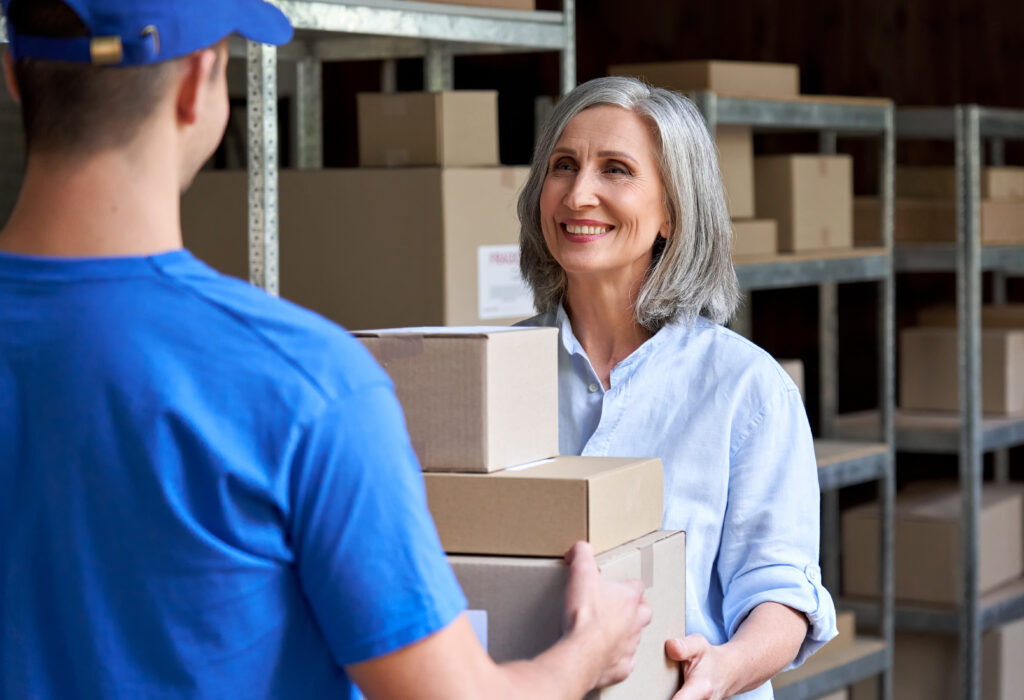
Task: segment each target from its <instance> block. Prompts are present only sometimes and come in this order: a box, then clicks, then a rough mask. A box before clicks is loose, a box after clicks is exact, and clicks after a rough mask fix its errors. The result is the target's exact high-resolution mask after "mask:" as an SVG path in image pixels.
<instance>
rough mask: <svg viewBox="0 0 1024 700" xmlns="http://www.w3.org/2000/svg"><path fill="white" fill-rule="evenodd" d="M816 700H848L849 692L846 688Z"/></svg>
mask: <svg viewBox="0 0 1024 700" xmlns="http://www.w3.org/2000/svg"><path fill="white" fill-rule="evenodd" d="M818 700H850V692H849V691H848V690H847V689H846V688H840V689H839V690H837V691H836V692H834V693H829V694H828V695H822V696H821V697H819V698H818Z"/></svg>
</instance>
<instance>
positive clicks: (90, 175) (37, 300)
mask: <svg viewBox="0 0 1024 700" xmlns="http://www.w3.org/2000/svg"><path fill="white" fill-rule="evenodd" d="M3 8H4V11H5V14H6V15H7V17H8V20H9V22H8V32H9V35H10V39H11V53H8V54H6V55H5V57H4V72H5V77H6V78H7V81H8V84H9V87H10V88H11V91H12V94H14V95H15V97H16V98H18V99H19V100H20V101H21V103H22V113H23V117H24V121H25V131H26V138H27V144H28V165H27V170H26V174H25V179H24V185H23V189H22V192H21V196H20V198H19V201H18V204H17V207H16V209H15V212H14V213H13V215H12V216H11V219H10V221H9V222H8V223H7V225H6V226H5V228H4V229H3V231H2V232H0V483H3V484H4V488H3V489H2V490H0V620H2V634H0V696H3V697H35V698H50V697H52V698H68V697H160V698H170V697H209V698H214V697H215V698H224V697H259V698H265V697H280V698H298V697H301V698H315V697H359V690H357V686H358V688H359V689H361V690H362V691H363V692H364V693H365V694H366V695H367V696H369V697H371V698H383V697H388V698H392V697H394V698H445V699H448V698H461V697H465V698H483V697H486V698H502V697H529V698H548V697H551V698H555V697H579V696H581V695H582V694H583V693H585V692H586V691H587V690H588V689H590V688H591V687H594V686H597V685H604V684H607V683H611V682H614V681H617V680H621V679H622V678H624V677H625V675H626V674H627V673H628V671H629V669H630V667H631V663H632V655H633V653H634V652H635V649H636V644H637V641H638V639H639V633H640V629H641V628H642V626H643V625H644V624H646V622H647V621H649V619H650V609H649V608H648V607H647V605H646V604H645V603H644V602H643V597H642V590H641V589H642V586H640V585H639V584H637V583H636V582H634V583H632V584H621V585H619V584H610V583H607V582H604V581H603V580H602V579H601V578H600V576H599V574H598V572H597V569H596V565H595V563H594V559H593V554H592V552H591V551H590V550H589V548H588V547H586V546H585V545H577V547H576V548H574V550H573V551H572V552H571V553H570V555H569V561H570V582H569V587H568V590H567V596H566V598H567V611H566V621H567V632H566V635H565V636H564V637H563V639H562V640H561V641H560V642H559V643H558V644H556V645H555V646H554V647H552V648H551V649H550V650H548V651H547V652H545V653H544V654H542V655H541V656H539V657H537V658H536V659H534V660H533V661H530V662H519V663H515V664H509V665H505V666H497V665H495V664H494V663H493V662H491V660H490V659H489V658H488V657H487V655H486V654H485V652H484V651H483V650H482V648H481V647H480V646H479V644H478V643H477V641H476V639H475V637H474V635H473V632H472V630H471V628H470V626H469V624H468V623H467V622H466V619H465V616H464V615H463V614H462V613H463V609H464V608H465V599H464V597H463V596H462V593H461V591H460V589H459V587H458V584H457V582H456V581H455V579H454V577H453V575H452V572H451V570H450V568H449V567H448V565H447V562H446V561H445V558H444V554H443V552H442V551H441V548H440V545H439V543H438V540H437V535H436V532H435V530H434V527H433V523H432V522H431V520H430V516H429V514H428V512H427V510H426V502H425V497H424V490H423V484H422V480H421V478H420V476H419V472H418V467H417V463H416V459H415V456H414V454H413V452H412V450H411V447H410V445H409V440H408V437H407V435H406V433H405V428H404V423H403V418H402V415H401V411H400V409H399V407H398V404H397V402H396V400H395V398H394V393H393V390H392V387H391V384H390V381H389V379H388V378H387V376H386V375H385V374H384V373H383V371H382V370H381V369H380V368H379V367H378V366H377V365H376V364H375V363H374V362H373V361H372V359H371V358H370V357H369V356H368V355H367V353H366V352H364V351H363V349H362V348H361V346H359V344H358V343H356V342H355V341H354V340H352V339H351V338H350V337H349V336H348V335H347V334H346V333H344V332H343V331H342V330H340V329H339V328H337V327H336V326H333V325H332V324H330V323H328V322H326V321H324V320H323V319H321V318H320V317H318V316H316V315H314V314H312V313H309V312H307V311H304V310H302V309H299V308H297V307H295V306H292V305H290V304H288V303H286V302H283V301H280V300H276V299H272V298H270V297H268V296H267V295H265V294H263V293H262V292H260V291H259V290H256V289H254V288H252V287H250V286H248V285H246V284H243V283H241V282H238V281H236V280H231V279H229V278H226V277H223V276H221V275H219V274H217V273H215V272H214V271H212V270H211V269H209V268H208V267H206V266H205V265H203V264H202V263H200V262H199V261H197V260H196V259H195V258H193V257H192V256H191V255H190V254H189V253H187V252H186V251H184V250H182V248H181V231H180V219H179V211H178V198H179V194H180V191H181V190H182V189H183V188H184V187H185V186H187V184H188V183H189V182H190V181H191V179H192V177H193V176H194V175H195V172H196V171H197V170H198V168H199V167H200V165H201V164H202V163H203V162H204V161H205V160H206V159H207V158H208V157H209V155H210V153H212V151H213V149H214V148H215V147H216V145H217V144H218V142H219V140H220V137H221V135H222V133H223V129H224V125H225V123H226V119H227V110H228V103H227V85H226V75H225V65H226V61H227V48H226V40H225V37H226V36H227V35H229V34H231V33H234V32H237V33H239V34H242V35H243V36H245V37H247V38H249V39H252V40H255V41H263V42H268V43H275V44H280V43H284V42H286V41H288V40H289V39H290V37H291V27H290V26H289V24H288V22H287V20H286V19H285V18H284V16H283V15H282V14H281V13H280V11H278V10H277V9H276V8H274V7H273V6H272V5H270V4H268V3H265V2H262V0H174V2H169V1H168V0H134V1H132V0H65V2H59V1H58V0H3ZM12 54H13V56H12Z"/></svg>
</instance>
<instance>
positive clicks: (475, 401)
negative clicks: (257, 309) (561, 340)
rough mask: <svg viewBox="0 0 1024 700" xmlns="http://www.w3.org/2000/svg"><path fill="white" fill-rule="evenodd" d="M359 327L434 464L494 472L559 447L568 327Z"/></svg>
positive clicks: (418, 444)
mask: <svg viewBox="0 0 1024 700" xmlns="http://www.w3.org/2000/svg"><path fill="white" fill-rule="evenodd" d="M354 335H355V336H356V337H357V338H359V340H361V341H362V343H363V345H365V346H366V348H367V349H368V350H369V351H370V352H371V353H372V354H373V356H374V357H375V358H376V359H377V361H378V362H379V363H380V364H381V366H382V367H383V368H384V370H385V371H387V373H388V374H389V375H390V376H391V379H392V381H393V382H394V384H395V394H396V395H397V396H398V401H399V403H401V404H402V410H403V411H404V413H405V420H406V426H407V428H408V430H409V437H410V439H411V440H412V446H413V449H414V450H415V451H416V455H417V456H418V457H419V460H420V465H421V467H422V468H423V470H424V471H432V470H441V471H468V472H491V471H496V470H499V469H504V468H506V467H511V466H514V465H518V464H525V463H527V462H533V461H536V460H538V459H545V458H547V457H551V456H553V455H557V454H558V346H557V343H558V329H556V328H514V327H467V328H459V327H427V328H396V329H387V330H374V331H356V332H355V334H354Z"/></svg>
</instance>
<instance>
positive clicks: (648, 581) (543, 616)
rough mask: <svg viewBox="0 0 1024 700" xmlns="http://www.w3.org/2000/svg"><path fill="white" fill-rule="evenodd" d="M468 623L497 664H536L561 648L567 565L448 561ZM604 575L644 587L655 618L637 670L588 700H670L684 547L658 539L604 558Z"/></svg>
mask: <svg viewBox="0 0 1024 700" xmlns="http://www.w3.org/2000/svg"><path fill="white" fill-rule="evenodd" d="M448 561H449V562H450V563H451V565H452V569H454V570H455V575H456V577H458V579H459V584H461V586H462V590H463V591H465V593H466V598H467V599H468V600H469V608H470V618H471V620H472V619H474V618H476V619H477V620H478V621H479V622H478V624H476V625H475V627H476V629H477V630H478V636H480V637H481V638H482V639H481V641H483V642H484V643H485V646H486V647H487V651H488V653H490V655H491V657H492V658H494V660H495V661H497V662H499V663H503V662H506V661H513V660H516V659H530V658H533V657H534V656H536V655H537V654H539V653H540V652H542V651H544V650H545V649H547V648H548V647H550V646H551V645H552V644H554V643H555V642H557V641H558V640H559V638H560V637H561V634H562V619H563V617H564V614H565V612H564V611H565V602H564V601H565V583H566V579H567V568H566V566H565V563H564V561H562V560H561V559H529V558H520V557H470V556H450V557H448ZM597 564H598V566H599V567H600V569H601V575H602V576H604V577H605V578H606V579H609V580H614V581H625V580H630V579H641V580H642V581H643V582H644V584H645V585H646V586H647V591H646V593H645V597H646V599H647V602H648V603H649V604H650V606H651V608H652V610H653V611H654V617H653V619H652V620H651V624H650V625H648V626H647V627H646V628H644V631H643V636H642V637H641V639H640V648H639V649H638V650H637V654H636V668H635V670H634V671H633V673H632V674H631V675H630V677H629V678H627V679H626V680H625V681H623V682H622V683H619V684H618V685H614V686H611V687H609V688H605V689H603V690H599V691H593V692H591V693H590V694H588V695H587V696H586V697H587V699H588V700H637V698H643V700H670V698H671V697H672V695H673V694H674V693H675V692H676V691H677V690H678V689H679V687H680V684H681V682H682V675H681V673H680V667H679V664H678V663H675V662H672V661H669V660H668V659H667V658H666V656H665V640H667V639H672V638H675V637H682V636H685V634H686V585H685V579H686V541H685V535H684V534H683V533H682V532H668V531H660V532H654V533H651V534H649V535H646V536H644V537H641V538H639V539H637V540H635V541H633V542H630V543H628V544H625V545H623V546H621V547H617V548H615V549H613V550H611V551H609V552H605V553H604V554H602V555H600V556H598V558H597Z"/></svg>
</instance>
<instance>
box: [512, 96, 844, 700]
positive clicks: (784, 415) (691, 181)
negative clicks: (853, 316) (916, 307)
mask: <svg viewBox="0 0 1024 700" xmlns="http://www.w3.org/2000/svg"><path fill="white" fill-rule="evenodd" d="M519 218H520V222H521V226H522V230H521V239H520V243H521V266H522V272H523V276H524V278H525V279H526V280H527V282H528V283H529V284H530V285H531V287H532V288H533V293H534V298H535V302H536V306H537V309H538V311H539V312H540V315H539V316H537V317H535V318H533V319H531V320H530V321H527V322H525V323H526V324H528V325H546V326H554V327H557V328H560V329H561V347H560V348H559V353H560V356H559V401H560V407H559V410H560V426H559V427H560V443H561V450H562V454H575V455H579V454H582V455H595V456H635V457H641V456H654V457H660V458H661V459H662V461H663V463H664V467H665V510H664V523H663V524H664V527H665V528H667V529H673V530H685V531H686V532H687V578H686V587H687V591H686V593H687V598H686V605H687V610H686V612H687V636H686V638H684V639H681V640H672V641H670V642H669V643H668V644H667V645H666V651H667V652H668V654H669V655H670V656H671V657H672V658H674V659H676V660H679V661H681V662H682V663H683V670H684V675H685V683H684V686H683V689H682V690H681V691H680V693H679V695H677V698H679V699H680V700H682V699H684V698H685V699H686V700H689V699H690V698H723V697H729V696H733V695H736V694H738V693H748V694H747V695H744V697H749V698H770V697H772V691H771V686H770V684H769V683H768V682H767V681H768V679H770V678H771V677H772V676H773V675H774V674H775V673H777V672H778V671H780V670H782V669H783V668H786V667H787V666H789V665H790V664H791V663H801V662H802V661H803V660H804V659H805V658H806V657H807V656H808V655H809V654H811V653H813V652H814V651H815V650H816V649H817V648H819V647H820V646H821V645H823V644H824V643H825V642H826V641H828V640H829V639H831V638H832V637H834V636H835V634H836V631H835V609H834V607H833V603H832V599H831V597H830V596H829V594H828V592H827V591H826V590H825V589H824V588H823V587H822V586H821V583H820V574H819V569H818V565H817V562H818V529H819V524H818V519H819V514H818V508H819V491H818V478H817V467H816V462H815V458H814V447H813V442H812V439H811V433H810V429H809V427H808V425H807V417H806V413H805V411H804V407H803V403H802V401H801V399H800V394H799V393H798V391H797V389H796V387H795V385H794V384H793V382H792V381H791V380H790V379H789V377H788V376H787V375H786V374H785V373H784V372H783V370H782V369H781V367H779V365H778V363H777V362H775V361H774V360H773V359H772V358H771V357H770V356H769V355H768V354H767V353H765V352H764V351H763V350H761V349H759V348H758V347H756V346H755V345H753V344H752V343H750V342H749V341H747V340H745V339H744V338H742V337H740V336H738V335H736V334H734V333H732V332H731V331H729V330H727V329H726V328H724V327H723V326H722V325H720V324H722V323H724V322H725V321H726V320H727V319H728V318H729V317H730V316H731V315H732V313H733V312H734V310H735V308H736V305H737V303H738V299H739V293H738V288H737V282H736V275H735V272H734V271H733V267H732V260H731V255H730V241H731V224H730V221H729V215H728V212H727V211H726V206H725V199H724V194H723V191H722V183H721V177H720V175H719V172H718V165H717V158H716V152H715V147H714V144H713V142H712V140H711V138H710V137H709V135H708V133H707V130H706V128H705V126H704V122H703V119H702V117H701V115H700V113H699V112H698V111H697V110H696V109H695V108H694V106H693V105H692V104H691V103H690V102H689V101H688V100H686V99H685V98H683V97H681V96H680V95H678V94H676V93H672V92H669V91H667V90H662V89H658V88H652V87H649V86H647V85H645V84H643V83H641V82H639V81H637V80H634V79H632V78H601V79H597V80H593V81H591V82H588V83H586V84H584V85H581V86H579V87H578V88H576V90H574V91H573V92H572V93H571V94H569V95H568V96H567V97H566V98H565V99H563V100H562V101H561V102H560V103H559V105H558V106H557V107H556V109H555V111H554V114H553V115H552V118H551V119H550V121H549V122H548V124H547V125H546V127H545V128H544V131H543V133H542V134H541V136H540V139H539V141H538V144H537V149H536V153H535V155H534V160H533V165H532V169H531V172H530V176H529V179H528V181H527V184H526V186H525V188H524V191H523V193H522V195H521V196H520V199H519Z"/></svg>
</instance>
